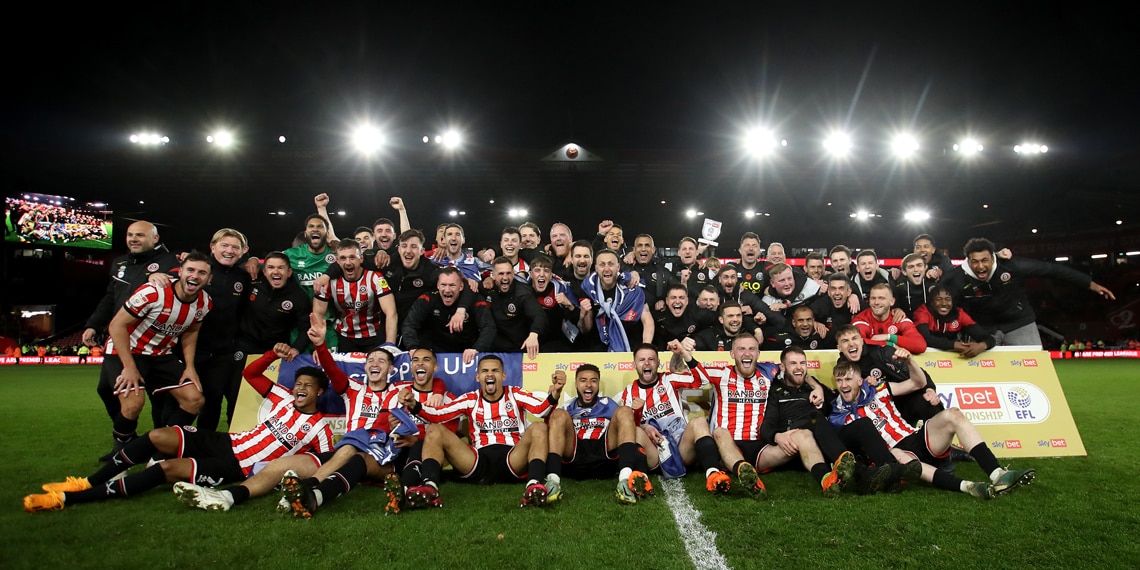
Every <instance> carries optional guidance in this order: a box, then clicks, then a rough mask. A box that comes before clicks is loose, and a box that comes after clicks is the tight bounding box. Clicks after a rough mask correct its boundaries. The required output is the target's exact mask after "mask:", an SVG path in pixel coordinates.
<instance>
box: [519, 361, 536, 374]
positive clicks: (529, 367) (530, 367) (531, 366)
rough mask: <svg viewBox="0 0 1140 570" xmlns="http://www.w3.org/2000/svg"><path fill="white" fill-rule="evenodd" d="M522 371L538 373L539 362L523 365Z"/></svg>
mask: <svg viewBox="0 0 1140 570" xmlns="http://www.w3.org/2000/svg"><path fill="white" fill-rule="evenodd" d="M522 371H523V372H538V363H537V362H524V363H522Z"/></svg>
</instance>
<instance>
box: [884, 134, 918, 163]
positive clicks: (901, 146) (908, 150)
mask: <svg viewBox="0 0 1140 570" xmlns="http://www.w3.org/2000/svg"><path fill="white" fill-rule="evenodd" d="M891 151H892V152H894V153H895V156H897V157H899V158H909V157H910V156H913V155H914V153H916V152H918V139H916V138H914V137H913V136H911V135H898V136H896V137H895V138H894V140H892V141H891Z"/></svg>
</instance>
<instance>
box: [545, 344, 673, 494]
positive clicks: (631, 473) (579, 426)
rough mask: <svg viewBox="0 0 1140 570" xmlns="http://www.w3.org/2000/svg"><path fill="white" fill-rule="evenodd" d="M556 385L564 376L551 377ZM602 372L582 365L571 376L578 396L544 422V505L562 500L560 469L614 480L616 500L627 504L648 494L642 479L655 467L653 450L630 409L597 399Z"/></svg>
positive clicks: (573, 475)
mask: <svg viewBox="0 0 1140 570" xmlns="http://www.w3.org/2000/svg"><path fill="white" fill-rule="evenodd" d="M554 374H555V376H556V377H559V379H558V382H559V383H563V382H565V381H566V373H565V372H563V371H562V370H559V371H557V372H555V373H554ZM601 377H602V376H601V370H599V369H598V367H597V366H594V365H593V364H583V365H581V366H579V367H578V369H577V370H576V371H575V372H574V387H575V389H576V391H577V392H578V395H577V397H575V398H574V399H573V400H571V401H570V402H567V403H566V404H564V405H563V406H562V407H560V408H558V409H556V410H554V411H553V412H551V414H550V418H549V419H548V420H547V422H546V423H547V431H548V432H549V437H550V439H549V447H550V453H549V454H548V455H547V456H546V470H547V475H546V491H547V495H546V501H547V502H548V503H549V502H554V501H557V500H558V499H559V498H561V496H562V482H561V477H562V473H563V471H565V472H566V474H567V475H568V476H569V477H571V478H574V479H593V478H603V477H612V476H613V475H614V474H615V473H616V474H617V476H618V485H617V499H618V501H620V502H622V503H625V504H633V503H636V502H637V499H638V498H639V497H644V496H646V495H648V494H651V493H652V491H653V485H652V484H651V483H650V482H649V477H648V476H647V475H646V472H648V471H649V470H650V469H651V468H655V467H657V463H658V456H657V448H656V447H654V446H653V444H651V443H650V442H649V436H648V435H646V433H645V432H644V431H642V430H641V429H639V428H638V427H637V422H636V420H634V417H633V410H632V409H631V408H630V407H629V406H622V405H620V404H618V403H617V402H615V401H614V400H611V399H609V398H606V397H604V396H601V394H600V389H601Z"/></svg>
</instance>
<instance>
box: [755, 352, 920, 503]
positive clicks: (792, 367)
mask: <svg viewBox="0 0 1140 570" xmlns="http://www.w3.org/2000/svg"><path fill="white" fill-rule="evenodd" d="M780 366H781V368H782V372H781V373H780V374H779V375H777V376H776V377H775V378H773V379H772V389H771V390H770V391H769V392H768V399H767V404H766V405H765V406H764V421H763V422H762V423H761V424H760V435H761V437H763V438H764V441H766V442H768V444H769V445H772V446H775V447H779V448H780V450H781V451H783V452H784V455H785V456H787V455H791V454H793V453H798V452H799V450H798V449H797V448H796V438H795V437H794V433H795V432H796V431H797V430H800V431H806V432H810V433H811V438H812V439H813V440H815V443H816V444H817V445H818V447H819V449H820V452H821V453H822V454H823V456H824V457H825V458H827V459H829V460H831V459H833V458H834V459H839V458H841V457H843V454H844V453H845V452H847V451H849V450H854V451H855V452H858V453H860V454H861V455H862V456H863V457H865V458H867V459H869V460H871V461H872V462H873V463H874V467H873V468H870V467H868V466H866V465H865V464H863V463H861V462H855V464H854V479H855V484H856V492H857V493H858V494H860V495H865V494H869V493H874V492H876V491H878V490H880V489H883V490H893V489H897V488H898V483H899V481H900V480H902V479H904V478H906V479H908V480H917V479H918V478H919V475H920V474H921V473H922V469H921V468H918V465H914V466H912V467H911V468H909V469H903V468H902V466H901V465H899V462H898V461H897V460H896V459H895V457H894V456H893V455H892V454H891V450H890V448H889V447H887V445H886V444H885V443H883V440H882V438H880V437H879V432H878V430H876V429H875V424H874V422H872V421H871V420H870V419H869V418H861V419H859V420H857V421H853V422H851V423H849V424H847V425H845V426H843V427H840V428H836V427H833V426H832V425H831V424H830V423H828V421H827V413H828V411H829V409H828V408H825V407H823V405H822V404H823V403H822V402H819V401H818V399H817V398H818V397H819V396H818V395H817V393H816V388H818V387H820V383H819V381H818V380H816V378H815V377H814V376H811V375H810V374H808V366H807V355H806V354H804V351H803V349H801V348H799V347H797V346H789V347H787V348H785V349H783V351H782V352H781V353H780ZM824 392H826V389H825V390H824ZM813 400H815V401H814V402H813ZM773 451H775V450H773ZM774 455H775V456H776V457H779V456H780V454H774ZM768 459H771V458H768Z"/></svg>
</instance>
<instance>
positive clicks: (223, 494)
mask: <svg viewBox="0 0 1140 570" xmlns="http://www.w3.org/2000/svg"><path fill="white" fill-rule="evenodd" d="M174 494H175V495H176V496H177V497H178V501H179V502H181V503H182V504H184V505H186V506H188V507H194V508H198V509H202V510H204V511H228V510H230V508H231V507H233V506H234V499H233V495H231V494H230V493H229V492H228V491H223V490H220V489H211V488H209V487H202V486H200V485H195V484H193V483H187V482H186V481H179V482H177V483H175V484H174Z"/></svg>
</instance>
